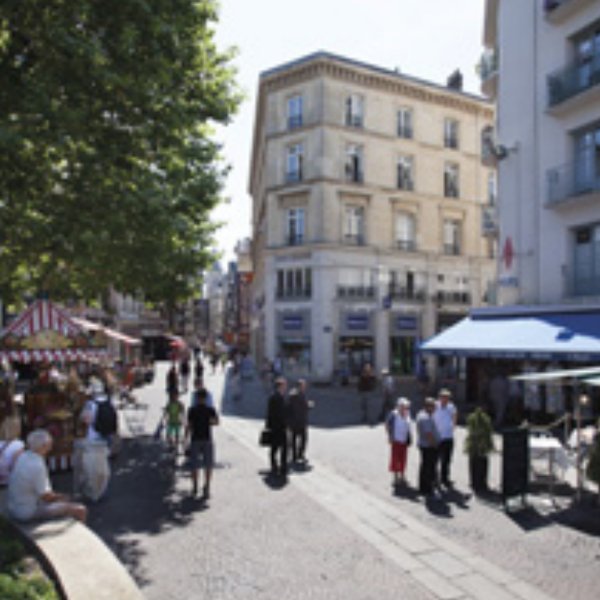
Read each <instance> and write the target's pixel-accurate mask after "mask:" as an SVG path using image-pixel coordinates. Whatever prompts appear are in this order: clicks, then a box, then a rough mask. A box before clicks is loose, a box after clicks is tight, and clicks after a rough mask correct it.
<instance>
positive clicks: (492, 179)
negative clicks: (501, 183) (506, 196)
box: [487, 173, 498, 206]
mask: <svg viewBox="0 0 600 600" xmlns="http://www.w3.org/2000/svg"><path fill="white" fill-rule="evenodd" d="M497 194H498V191H497V189H496V173H488V185H487V199H488V204H489V205H490V206H495V205H496V198H497Z"/></svg>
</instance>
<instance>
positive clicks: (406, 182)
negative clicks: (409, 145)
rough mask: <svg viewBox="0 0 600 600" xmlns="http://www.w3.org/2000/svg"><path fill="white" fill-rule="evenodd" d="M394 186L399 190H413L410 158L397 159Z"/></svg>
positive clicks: (411, 161)
mask: <svg viewBox="0 0 600 600" xmlns="http://www.w3.org/2000/svg"><path fill="white" fill-rule="evenodd" d="M396 185H397V186H398V189H399V190H409V191H412V190H413V189H414V183H413V158H412V156H401V157H400V158H399V159H398V164H397V182H396Z"/></svg>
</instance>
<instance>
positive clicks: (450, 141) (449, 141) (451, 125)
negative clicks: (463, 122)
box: [444, 119, 458, 148]
mask: <svg viewBox="0 0 600 600" xmlns="http://www.w3.org/2000/svg"><path fill="white" fill-rule="evenodd" d="M444 146H445V147H446V148H458V121H456V120H455V119H445V120H444Z"/></svg>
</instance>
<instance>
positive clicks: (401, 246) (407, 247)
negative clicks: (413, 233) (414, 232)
mask: <svg viewBox="0 0 600 600" xmlns="http://www.w3.org/2000/svg"><path fill="white" fill-rule="evenodd" d="M396 248H398V250H402V251H404V252H416V251H417V243H416V242H415V240H396Z"/></svg>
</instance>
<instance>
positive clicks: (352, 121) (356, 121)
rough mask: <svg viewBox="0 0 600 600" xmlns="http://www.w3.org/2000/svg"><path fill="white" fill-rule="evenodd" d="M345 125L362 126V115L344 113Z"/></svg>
mask: <svg viewBox="0 0 600 600" xmlns="http://www.w3.org/2000/svg"><path fill="white" fill-rule="evenodd" d="M346 125H347V126H348V127H362V126H363V118H362V115H352V114H346Z"/></svg>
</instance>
